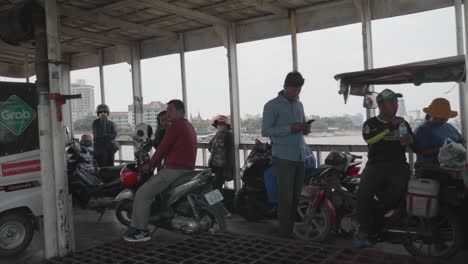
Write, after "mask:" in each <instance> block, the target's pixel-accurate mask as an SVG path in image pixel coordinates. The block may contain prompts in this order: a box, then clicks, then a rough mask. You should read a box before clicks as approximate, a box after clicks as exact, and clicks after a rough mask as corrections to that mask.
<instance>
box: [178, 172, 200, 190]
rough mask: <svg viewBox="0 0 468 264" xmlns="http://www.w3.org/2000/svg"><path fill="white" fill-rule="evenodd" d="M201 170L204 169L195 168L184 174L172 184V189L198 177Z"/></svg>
mask: <svg viewBox="0 0 468 264" xmlns="http://www.w3.org/2000/svg"><path fill="white" fill-rule="evenodd" d="M201 172H203V170H194V171H190V172H186V173H184V174H182V175H181V176H180V177H178V178H177V179H176V180H175V181H174V182H173V183H172V184H171V189H172V188H175V187H178V186H180V185H183V184H185V183H187V182H190V181H192V180H194V179H196V178H197V176H199V175H200V174H201Z"/></svg>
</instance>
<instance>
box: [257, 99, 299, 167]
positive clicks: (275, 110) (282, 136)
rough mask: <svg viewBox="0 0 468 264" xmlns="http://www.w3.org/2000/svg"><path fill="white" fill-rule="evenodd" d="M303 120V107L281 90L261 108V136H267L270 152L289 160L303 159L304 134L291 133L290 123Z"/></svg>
mask: <svg viewBox="0 0 468 264" xmlns="http://www.w3.org/2000/svg"><path fill="white" fill-rule="evenodd" d="M296 122H300V123H304V122H305V115H304V107H303V105H302V103H301V102H300V101H299V100H293V101H290V100H288V99H287V98H286V97H284V96H283V94H282V92H280V93H278V96H277V97H276V98H274V99H272V100H270V101H269V102H268V103H266V104H265V106H264V108H263V117H262V136H264V137H269V138H270V139H271V143H272V154H273V156H275V157H278V158H280V159H285V160H291V161H305V155H304V144H305V141H304V135H303V134H302V133H300V132H299V133H292V132H291V125H292V124H294V123H296Z"/></svg>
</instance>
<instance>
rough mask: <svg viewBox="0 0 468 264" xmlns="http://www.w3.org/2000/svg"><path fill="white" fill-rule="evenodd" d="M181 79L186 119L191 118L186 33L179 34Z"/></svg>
mask: <svg viewBox="0 0 468 264" xmlns="http://www.w3.org/2000/svg"><path fill="white" fill-rule="evenodd" d="M179 56H180V78H181V80H182V100H183V101H184V104H185V118H188V117H189V113H188V112H189V107H188V101H187V78H186V75H185V40H184V33H179Z"/></svg>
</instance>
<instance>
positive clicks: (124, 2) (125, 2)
mask: <svg viewBox="0 0 468 264" xmlns="http://www.w3.org/2000/svg"><path fill="white" fill-rule="evenodd" d="M134 3H135V1H133V0H121V1H117V2H114V3H111V4H108V5H104V6H101V7H98V8H96V9H93V10H92V11H91V12H92V13H94V14H98V13H105V12H108V11H112V10H114V9H121V8H124V7H127V6H131V5H132V4H134Z"/></svg>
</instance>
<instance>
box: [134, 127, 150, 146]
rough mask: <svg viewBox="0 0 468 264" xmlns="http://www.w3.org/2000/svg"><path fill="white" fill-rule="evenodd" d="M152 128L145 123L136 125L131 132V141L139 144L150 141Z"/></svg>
mask: <svg viewBox="0 0 468 264" xmlns="http://www.w3.org/2000/svg"><path fill="white" fill-rule="evenodd" d="M152 135H153V128H152V127H151V126H150V125H148V124H145V123H141V124H138V125H137V126H136V127H135V129H134V130H133V134H132V139H133V140H134V141H135V142H138V143H141V142H145V141H147V140H150V139H151V136H152Z"/></svg>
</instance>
